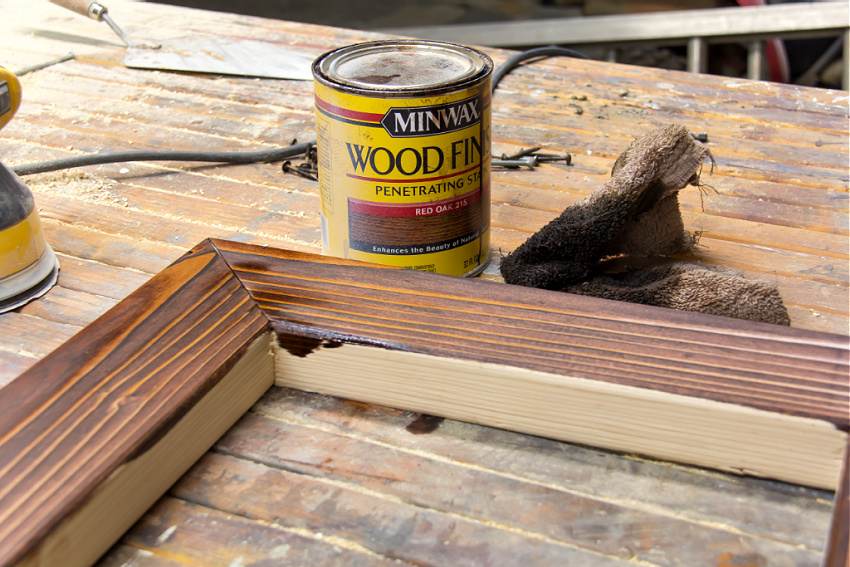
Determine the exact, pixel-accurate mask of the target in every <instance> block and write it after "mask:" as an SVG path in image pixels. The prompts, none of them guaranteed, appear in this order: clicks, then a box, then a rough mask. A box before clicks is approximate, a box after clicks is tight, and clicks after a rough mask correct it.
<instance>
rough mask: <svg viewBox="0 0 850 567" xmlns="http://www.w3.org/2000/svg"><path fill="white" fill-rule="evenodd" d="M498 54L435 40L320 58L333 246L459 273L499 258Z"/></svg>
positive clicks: (329, 246) (324, 189) (321, 144)
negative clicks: (493, 122) (494, 88)
mask: <svg viewBox="0 0 850 567" xmlns="http://www.w3.org/2000/svg"><path fill="white" fill-rule="evenodd" d="M492 72H493V63H492V61H491V60H490V58H489V57H487V55H485V54H484V53H481V52H479V51H477V50H475V49H471V48H469V47H464V46H461V45H455V44H450V43H442V42H434V41H418V40H416V41H377V42H369V43H360V44H355V45H350V46H347V47H343V48H340V49H336V50H334V51H330V52H328V53H326V54H324V55H322V56H320V57H319V58H318V59H316V61H315V62H314V63H313V77H314V79H315V80H314V84H315V103H316V135H317V145H318V163H319V188H320V193H321V206H322V211H321V215H322V244H323V250H324V252H325V253H326V254H330V255H333V256H340V257H344V258H351V259H355V260H363V261H368V262H375V263H378V264H385V265H390V266H398V267H403V268H413V269H418V270H426V271H432V272H438V273H441V274H450V275H473V274H476V273H478V272H480V271H481V270H483V269H484V267H485V266H486V265H487V262H488V260H489V257H490V145H491V144H490V98H491V75H492Z"/></svg>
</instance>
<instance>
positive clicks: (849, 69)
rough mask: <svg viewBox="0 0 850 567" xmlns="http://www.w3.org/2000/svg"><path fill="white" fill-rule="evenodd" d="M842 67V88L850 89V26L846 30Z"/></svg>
mask: <svg viewBox="0 0 850 567" xmlns="http://www.w3.org/2000/svg"><path fill="white" fill-rule="evenodd" d="M842 64H843V66H842V68H841V88H842V89H844V90H845V91H847V90H850V77H848V75H850V28H847V29H846V30H844V60H843V61H842Z"/></svg>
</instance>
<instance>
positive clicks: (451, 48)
mask: <svg viewBox="0 0 850 567" xmlns="http://www.w3.org/2000/svg"><path fill="white" fill-rule="evenodd" d="M491 65H492V64H491V63H490V59H489V57H487V56H486V55H484V54H483V53H480V52H478V51H476V50H474V49H471V48H468V47H464V46H461V45H455V44H451V43H442V42H436V41H388V42H385V41H381V42H373V43H364V44H355V45H351V46H348V47H343V48H341V49H337V50H335V51H332V52H330V53H328V54H326V55H325V56H323V57H321V58H319V59H318V60H317V61H316V63H315V65H314V67H315V68H316V70H317V71H318V72H319V73H320V74H321V75H323V76H324V77H326V78H327V79H329V80H330V81H333V82H334V83H338V84H342V85H345V86H348V87H353V88H357V89H366V90H381V91H386V90H397V91H406V90H417V89H422V88H439V87H441V86H446V85H450V84H455V83H458V82H462V81H464V80H465V79H470V78H472V77H475V76H476V75H477V74H478V73H480V72H481V71H482V70H483V69H485V68H488V67H489V66H491Z"/></svg>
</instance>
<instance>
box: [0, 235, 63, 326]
mask: <svg viewBox="0 0 850 567" xmlns="http://www.w3.org/2000/svg"><path fill="white" fill-rule="evenodd" d="M58 277H59V261H58V260H57V259H56V255H55V254H54V253H53V250H52V249H51V248H50V247H49V246H48V247H47V248H46V249H45V250H44V253H43V254H42V255H41V257H40V258H39V259H38V260H37V261H35V262H33V263H32V264H30V265H29V266H27V267H26V268H25V269H23V270H21V271H20V272H16V273H14V274H12V275H10V276H7V277H5V278H3V279H2V280H0V313H5V312H6V311H11V310H12V309H16V308H18V307H20V306H21V305H23V304H25V303H27V302H28V301H32V300H33V299H36V298H38V297H41V296H42V295H44V294H45V293H47V290H49V289H50V288H51V287H53V285H54V284H55V283H56V280H57V279H58Z"/></svg>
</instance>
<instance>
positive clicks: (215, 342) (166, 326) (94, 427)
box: [0, 245, 271, 565]
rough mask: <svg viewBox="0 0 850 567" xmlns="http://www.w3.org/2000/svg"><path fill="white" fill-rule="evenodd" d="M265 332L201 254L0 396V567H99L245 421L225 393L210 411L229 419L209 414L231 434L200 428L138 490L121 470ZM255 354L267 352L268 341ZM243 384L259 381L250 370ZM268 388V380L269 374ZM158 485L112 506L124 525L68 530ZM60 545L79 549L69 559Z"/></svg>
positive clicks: (103, 521)
mask: <svg viewBox="0 0 850 567" xmlns="http://www.w3.org/2000/svg"><path fill="white" fill-rule="evenodd" d="M267 324H268V323H267V320H266V318H265V317H264V315H263V314H262V313H261V312H260V311H259V310H258V309H257V307H256V305H255V304H254V302H253V301H252V300H251V299H250V297H249V296H248V295H247V294H246V293H245V292H244V290H243V289H242V287H241V285H240V284H239V282H238V280H237V279H236V278H234V277H233V274H232V272H231V271H230V270H229V269H228V268H227V266H226V265H225V264H224V263H223V262H222V261H221V260H220V258H219V257H218V256H217V255H216V254H215V252H214V250H213V249H212V248H211V247H210V246H209V245H206V246H203V245H202V246H199V247H198V248H196V249H195V250H193V251H192V252H191V253H189V254H188V255H187V256H186V257H184V258H183V259H181V260H180V261H178V262H177V263H175V264H174V265H173V266H171V267H170V268H168V269H166V270H164V271H163V272H161V273H160V274H159V275H157V276H156V277H155V278H153V279H152V280H151V281H149V282H148V283H146V284H145V285H144V286H142V287H141V288H140V289H139V290H138V291H137V292H135V293H133V294H131V295H130V296H129V297H128V298H127V299H125V300H124V301H122V302H121V303H120V304H119V305H117V306H116V307H114V308H113V309H111V310H110V311H109V312H107V313H106V314H105V315H104V316H103V317H101V318H100V319H99V320H98V321H97V322H95V323H94V324H92V325H91V326H89V327H87V328H86V329H85V330H84V331H83V332H81V333H79V334H77V335H75V336H74V337H73V338H71V339H70V340H68V341H67V342H66V343H65V344H64V345H63V346H62V347H61V348H59V349H57V350H56V351H54V352H53V353H52V354H50V355H49V356H47V357H46V358H45V359H44V360H43V361H41V362H40V363H39V364H37V365H36V366H34V367H32V368H31V369H30V370H29V371H27V372H25V373H24V374H23V375H22V376H20V377H19V378H18V379H16V380H14V381H13V382H12V383H10V384H9V385H7V386H6V387H5V388H3V389H2V390H0V407H3V408H4V411H3V412H2V415H1V416H0V463H2V466H0V479H2V480H1V481H0V541H3V545H2V546H0V564H8V563H12V562H16V561H19V560H22V559H23V558H24V557H25V556H26V557H27V558H28V559H27V560H28V561H34V562H38V561H46V562H47V563H46V564H56V563H55V561H57V556H56V554H60V556H61V557H63V559H62V562H63V564H68V565H70V564H80V563H82V564H84V563H87V562H91V561H92V560H94V559H95V558H96V557H97V556H98V555H100V553H102V552H103V551H104V550H105V547H104V546H108V545H110V544H111V543H112V540H113V539H114V538H115V537H118V536H119V535H120V534H121V533H122V532H123V530H124V529H126V528H127V527H128V526H129V523H131V522H132V521H134V520H135V519H136V516H137V515H138V514H140V513H141V512H143V511H144V510H145V509H146V508H147V507H148V506H150V504H151V502H152V501H153V499H155V498H157V497H158V496H159V494H161V491H162V490H165V489H166V488H167V487H168V485H169V484H170V483H171V482H173V481H174V480H175V479H176V478H177V477H178V476H179V475H180V474H181V473H182V472H183V470H185V468H186V467H188V466H189V465H190V464H191V463H192V462H194V460H195V459H196V458H197V457H198V456H200V453H197V452H198V451H201V452H203V451H204V450H206V448H207V447H208V446H209V444H211V443H212V442H213V441H215V439H216V438H217V437H218V436H219V435H220V434H221V432H223V430H224V429H222V427H224V428H226V427H229V425H230V424H231V423H232V422H233V421H234V420H235V419H236V418H237V417H239V415H241V413H242V412H244V411H245V409H247V406H244V407H242V408H241V409H239V405H240V403H241V404H244V403H245V402H244V401H242V402H238V403H235V402H237V401H238V400H240V399H242V398H241V397H240V396H239V395H235V396H234V394H233V392H230V393H229V399H228V398H225V399H219V400H218V403H219V404H222V403H223V404H225V405H227V404H234V403H235V405H234V410H235V411H236V412H237V413H236V415H232V413H233V411H234V410H231V412H230V414H228V412H227V411H222V410H221V408H220V407H219V408H215V409H216V411H218V413H220V414H221V416H222V418H221V419H224V420H225V421H226V420H227V417H228V416H229V417H230V422H229V423H223V424H222V423H221V422H219V421H218V420H217V419H216V418H210V417H209V416H207V417H206V419H207V422H206V423H203V422H202V423H201V424H200V425H201V426H202V427H205V428H208V431H209V433H208V435H210V434H211V435H212V438H211V439H201V440H200V447H199V446H198V441H197V440H195V445H194V446H193V443H192V442H187V443H186V446H184V447H178V448H177V451H176V453H175V452H174V449H173V448H172V453H171V454H167V455H166V460H165V461H164V462H159V463H155V464H154V465H153V468H152V469H150V470H147V471H146V472H147V473H148V476H143V477H142V480H140V479H138V478H136V479H135V481H126V480H122V479H124V478H126V475H124V476H122V474H120V473H121V471H122V470H124V469H126V468H127V467H133V466H137V465H139V463H141V464H144V463H145V460H144V456H145V455H146V454H148V453H151V452H152V451H154V450H155V449H156V447H157V446H158V444H159V443H160V442H161V440H164V439H166V438H167V437H168V434H169V433H171V432H174V431H176V430H178V429H179V424H180V423H182V420H184V418H185V417H186V416H187V415H189V414H190V413H191V412H192V411H193V408H197V407H199V406H200V405H202V404H203V402H204V400H207V399H209V398H210V396H211V395H212V394H215V393H216V392H218V391H219V390H220V389H221V385H222V384H224V383H225V382H226V380H225V377H226V376H228V375H229V372H230V370H231V369H232V368H234V367H236V365H237V364H238V363H239V361H240V359H241V358H242V356H243V355H244V354H245V353H246V351H247V349H248V348H249V347H250V346H251V345H252V344H254V343H255V341H256V339H257V338H258V337H261V336H262V335H263V333H264V332H265V330H266V328H267ZM254 348H256V347H254ZM262 350H263V351H264V352H267V351H268V345H267V340H265V344H263V345H262ZM253 375H255V376H259V377H262V375H263V373H262V372H259V371H257V369H256V368H255V369H254V371H253ZM266 376H268V378H266V380H271V374H270V367H269V368H268V369H267V370H266ZM238 378H240V379H244V376H239V377H238ZM255 381H256V379H255V378H251V379H250V380H249V381H248V382H247V383H248V384H250V383H256V382H255ZM269 384H270V382H268V381H267V382H266V383H265V386H264V387H263V389H261V390H260V391H259V392H256V393H254V394H253V397H252V398H251V399H250V400H249V401H248V402H247V403H248V404H250V403H253V401H254V400H255V399H256V396H259V394H260V393H262V391H263V390H264V389H265V388H267V387H268V385H269ZM231 388H232V386H231ZM248 389H249V390H250V388H248ZM237 391H238V390H237ZM220 395H221V394H219V396H220ZM214 413H215V412H214ZM216 430H218V431H217V432H216ZM181 435H185V432H183V433H181ZM189 441H191V437H190V439H189ZM203 443H206V446H203ZM192 453H196V454H195V456H194V458H190V460H189V462H183V463H181V462H180V461H181V457H182V456H191V455H192ZM181 465H182V467H183V468H182V469H181V468H180V467H181ZM146 466H148V467H150V466H151V465H150V464H147V465H146ZM173 467H176V469H175V468H173ZM163 475H164V477H163ZM160 477H163V478H164V479H165V480H164V481H163V482H165V485H164V486H160V487H159V490H160V492H159V493H155V494H153V495H152V496H150V495H148V496H147V498H148V501H145V500H144V498H143V499H142V501H141V502H134V503H133V504H134V506H131V505H130V504H131V503H130V502H127V501H126V500H125V499H122V498H113V499H112V501H111V502H112V504H111V505H112V506H113V507H114V506H116V505H117V506H119V509H120V510H121V511H122V512H123V515H121V517H122V518H123V520H124V521H123V523H122V522H120V521H116V518H114V517H109V516H107V517H103V516H100V517H98V516H97V514H96V513H94V515H95V518H97V522H96V523H95V524H94V525H95V526H97V527H92V525H88V526H86V525H85V522H83V521H82V520H80V522H77V523H74V518H75V517H77V516H79V515H80V514H81V513H83V511H84V510H85V508H86V506H87V505H88V504H90V503H91V501H93V500H94V501H97V499H98V497H100V496H101V495H103V494H107V493H109V492H108V491H109V487H110V486H113V485H115V483H116V482H117V483H119V485H120V486H125V487H127V486H128V485H127V484H120V483H121V482H124V483H126V482H130V485H129V486H134V485H135V488H134V489H133V490H132V491H131V492H132V493H135V492H136V491H138V492H144V489H143V486H145V485H146V483H147V484H150V483H153V484H156V483H154V481H153V480H151V479H156V478H160ZM119 494H120V493H119ZM125 495H126V494H125ZM113 496H116V495H115V494H113ZM106 504H109V500H107V501H106ZM140 507H141V508H140ZM139 508H140V509H139ZM134 512H135V514H136V516H133V513H134ZM127 514H129V519H128V518H127ZM86 517H88V516H86ZM66 526H70V528H66ZM72 528H73V529H72ZM74 529H85V530H86V531H85V532H84V533H82V534H81V533H74ZM68 532H69V533H68ZM95 536H97V537H95ZM63 537H65V538H67V539H64V540H63V539H62V538H63ZM63 541H64V542H66V543H67V542H68V541H74V542H79V545H78V547H72V548H71V549H68V548H66V547H65V544H63V543H62V542H63ZM98 543H99V544H100V547H98V545H97V544H98ZM51 561H53V563H51ZM78 562H80V563H78Z"/></svg>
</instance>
